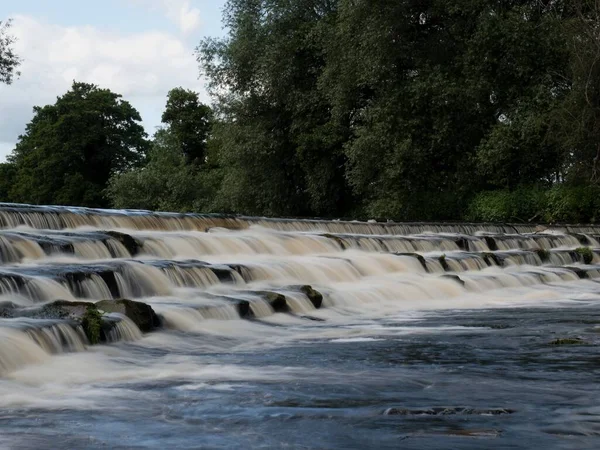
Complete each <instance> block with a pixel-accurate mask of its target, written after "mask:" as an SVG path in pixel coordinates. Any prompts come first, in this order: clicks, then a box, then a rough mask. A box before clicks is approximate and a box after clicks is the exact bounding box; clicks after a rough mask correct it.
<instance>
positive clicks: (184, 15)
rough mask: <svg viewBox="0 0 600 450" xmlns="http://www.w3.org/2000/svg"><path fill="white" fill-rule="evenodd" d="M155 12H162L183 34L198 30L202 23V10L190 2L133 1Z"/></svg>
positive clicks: (174, 0) (183, 0)
mask: <svg viewBox="0 0 600 450" xmlns="http://www.w3.org/2000/svg"><path fill="white" fill-rule="evenodd" d="M132 1H133V2H134V3H142V4H146V5H147V6H150V8H152V9H154V10H160V11H162V12H163V13H164V14H165V16H166V17H167V18H168V19H169V20H170V21H171V22H173V23H175V24H176V25H177V26H178V27H179V30H180V31H182V32H183V33H189V32H191V31H194V30H196V29H197V28H198V27H199V26H200V25H201V23H202V21H201V17H200V10H199V9H198V8H194V7H192V5H191V3H190V1H189V0H132Z"/></svg>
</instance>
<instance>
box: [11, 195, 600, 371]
mask: <svg viewBox="0 0 600 450" xmlns="http://www.w3.org/2000/svg"><path fill="white" fill-rule="evenodd" d="M599 240H600V227H595V226H570V225H569V226H557V227H549V228H547V229H545V231H542V232H540V231H539V230H537V229H536V227H535V226H532V225H510V224H502V225H499V224H468V223H467V224H465V223H462V224H452V223H440V224H436V223H393V222H386V223H378V222H358V221H353V222H349V221H323V220H295V219H267V218H257V217H232V216H225V215H202V214H170V213H152V212H149V211H114V210H98V209H87V208H67V207H59V206H51V207H46V206H31V205H14V204H0V336H1V337H2V338H3V339H2V342H0V371H1V372H2V373H6V372H7V371H11V370H14V369H15V368H18V367H19V366H21V365H25V364H34V363H43V362H44V361H46V360H47V359H48V358H51V355H54V354H58V353H64V352H81V351H84V350H86V348H87V347H88V341H87V338H86V336H85V333H84V332H83V329H82V327H81V325H80V324H79V322H77V318H76V317H71V316H69V314H66V315H65V316H64V317H62V316H60V317H51V320H50V319H49V318H48V317H46V316H44V314H46V313H47V311H46V310H44V308H45V307H46V306H47V305H50V304H51V302H54V301H58V300H60V301H67V302H82V301H83V302H88V303H93V302H97V301H101V300H107V299H120V298H126V299H131V300H135V301H139V302H143V303H146V304H147V305H149V306H150V307H152V308H153V309H154V311H155V312H156V313H157V314H158V316H159V317H160V318H161V322H162V326H163V330H164V331H163V332H169V330H179V331H180V332H200V333H201V332H202V330H203V327H204V326H207V324H211V323H215V321H219V323H221V322H223V324H224V325H223V326H225V327H227V326H231V327H232V328H235V327H236V326H239V323H241V322H239V321H240V320H242V319H252V320H253V321H254V323H259V322H261V321H264V320H266V319H267V318H269V317H270V316H273V315H274V314H277V316H274V317H284V316H285V315H287V317H290V318H296V319H297V318H305V317H306V316H310V317H311V318H312V319H314V320H321V319H319V317H317V316H318V315H319V314H320V311H318V309H319V308H322V309H329V310H331V311H336V312H338V313H340V314H365V315H368V314H374V313H384V312H385V311H390V312H391V311H404V310H406V311H408V310H414V309H440V308H464V307H475V308H476V307H494V306H495V305H500V304H506V302H508V301H514V300H513V298H519V297H515V296H512V297H511V296H510V295H509V293H511V292H516V291H518V292H524V293H526V294H524V295H523V296H522V298H529V297H527V296H528V295H529V294H528V293H529V292H530V291H531V290H535V289H539V287H541V286H545V287H548V288H554V287H557V288H558V287H560V286H563V285H569V284H572V283H592V282H595V280H598V279H599V278H600V266H599V265H598V264H599V263H600V245H599V244H598V242H599ZM528 290H529V291H528ZM509 298H510V299H511V300H507V299H509ZM88 303H77V304H79V305H80V306H79V308H81V310H82V311H83V310H85V307H86V305H87V304H88ZM74 304H75V303H74ZM40 311H41V312H40ZM50 312H52V311H50ZM3 317H4V318H3ZM102 320H104V323H105V324H108V325H106V326H107V328H106V330H104V333H105V338H106V342H107V343H112V342H119V341H125V342H127V341H135V340H139V339H141V338H142V336H143V335H142V332H141V331H140V329H139V328H138V327H137V326H136V325H135V324H134V323H133V322H132V321H131V320H130V318H129V317H128V316H127V315H124V314H121V313H111V314H105V316H104V317H103V319H102ZM290 320H291V319H290ZM236 324H238V325H236Z"/></svg>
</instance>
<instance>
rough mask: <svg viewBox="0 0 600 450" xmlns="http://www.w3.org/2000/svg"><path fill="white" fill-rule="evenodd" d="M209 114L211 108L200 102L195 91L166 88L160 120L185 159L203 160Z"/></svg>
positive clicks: (200, 162) (202, 161)
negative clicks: (165, 102)
mask: <svg viewBox="0 0 600 450" xmlns="http://www.w3.org/2000/svg"><path fill="white" fill-rule="evenodd" d="M211 115H212V110H211V109H210V107H209V106H207V105H204V104H202V103H201V102H200V99H199V98H198V94H197V93H196V92H193V91H190V90H186V89H183V88H181V87H179V88H175V89H172V90H171V91H169V94H168V96H167V106H166V109H165V111H164V112H163V115H162V122H163V123H164V124H166V125H167V126H168V127H169V130H170V132H171V135H172V136H173V138H174V139H176V141H177V143H178V145H179V146H180V147H181V150H182V152H183V154H184V155H185V158H186V161H187V162H188V163H192V162H193V163H194V164H196V165H199V164H202V163H204V162H205V158H206V146H207V141H208V135H209V132H210V128H211Z"/></svg>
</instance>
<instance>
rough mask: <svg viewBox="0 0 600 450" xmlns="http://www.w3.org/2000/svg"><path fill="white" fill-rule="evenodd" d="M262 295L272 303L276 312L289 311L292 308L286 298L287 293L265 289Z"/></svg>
mask: <svg viewBox="0 0 600 450" xmlns="http://www.w3.org/2000/svg"><path fill="white" fill-rule="evenodd" d="M260 295H261V296H262V297H263V298H264V299H265V300H266V301H267V302H269V304H270V305H271V308H273V310H274V311H275V312H289V310H290V308H289V306H288V304H287V301H286V299H285V295H283V294H280V293H278V292H271V291H264V292H260Z"/></svg>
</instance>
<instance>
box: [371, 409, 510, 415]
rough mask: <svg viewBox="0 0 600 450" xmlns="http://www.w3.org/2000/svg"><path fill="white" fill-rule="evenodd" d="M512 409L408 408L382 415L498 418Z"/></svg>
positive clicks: (386, 412)
mask: <svg viewBox="0 0 600 450" xmlns="http://www.w3.org/2000/svg"><path fill="white" fill-rule="evenodd" d="M513 413H515V411H514V410H513V409H506V408H490V409H477V408H464V407H449V408H425V409H409V408H388V409H386V410H385V411H384V412H383V414H384V415H386V416H448V415H475V416H499V415H503V414H513Z"/></svg>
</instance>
